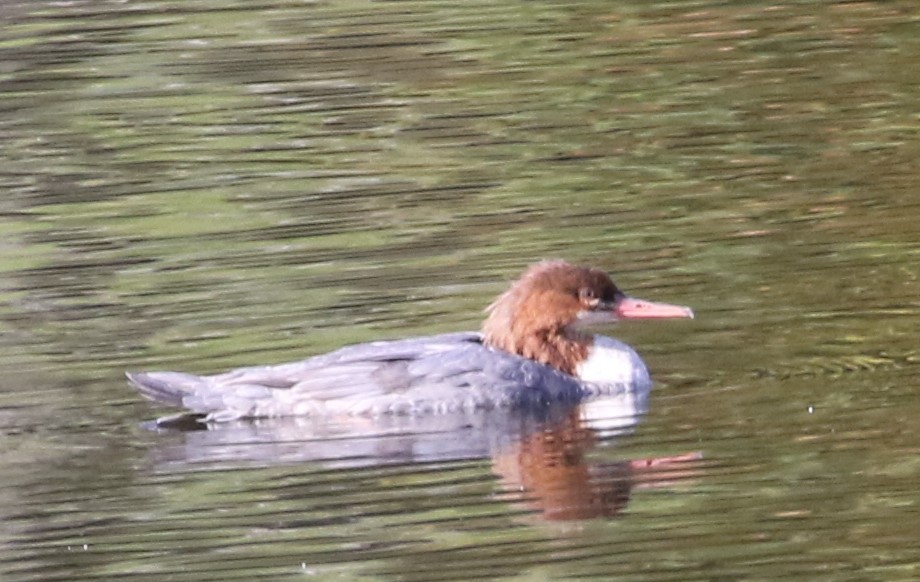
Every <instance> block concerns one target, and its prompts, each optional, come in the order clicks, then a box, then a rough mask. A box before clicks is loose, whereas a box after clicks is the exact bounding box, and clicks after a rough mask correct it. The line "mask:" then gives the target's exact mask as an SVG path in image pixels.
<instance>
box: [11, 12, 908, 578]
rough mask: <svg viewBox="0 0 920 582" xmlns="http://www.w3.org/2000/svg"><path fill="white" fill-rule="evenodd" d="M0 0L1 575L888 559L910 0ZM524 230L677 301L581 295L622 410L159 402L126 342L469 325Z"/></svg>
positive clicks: (518, 253)
mask: <svg viewBox="0 0 920 582" xmlns="http://www.w3.org/2000/svg"><path fill="white" fill-rule="evenodd" d="M0 17H2V18H3V22H4V26H3V28H2V31H0V57H2V58H0V106H2V109H3V115H2V116H0V162H2V164H0V234H2V236H0V298H2V299H0V434H2V440H3V443H4V446H3V447H2V451H0V578H2V579H3V580H95V579H100V580H101V579H104V580H121V579H129V578H130V579H139V578H142V579H157V580H159V579H162V580H212V579H213V580H217V579H219V580H233V579H246V580H250V579H253V578H254V577H265V578H266V579H292V580H294V579H297V580H301V579H305V578H313V579H335V580H359V579H361V580H363V579H383V580H413V581H414V580H470V579H503V580H560V579H566V580H569V579H570V580H608V579H621V580H681V581H685V580H777V579H781V578H782V579H794V580H886V581H887V580H913V579H916V578H918V577H920V572H918V570H920V551H918V550H917V543H916V539H917V536H916V531H915V528H914V526H913V523H915V522H916V521H917V517H918V515H917V514H918V503H920V496H918V494H917V491H916V485H915V484H916V480H917V474H918V471H920V466H918V462H917V460H916V457H917V455H916V453H917V451H918V446H920V445H918V443H920V432H918V429H917V427H916V420H915V419H916V418H917V417H918V414H920V398H918V397H917V396H916V392H917V391H916V385H917V379H918V371H920V351H918V348H917V344H916V333H917V332H916V330H917V326H918V321H920V309H918V307H920V304H918V300H917V297H918V294H917V289H918V277H920V267H918V265H920V261H918V257H920V243H918V236H917V233H918V232H920V231H918V228H917V226H916V224H917V221H918V219H920V194H918V191H917V188H916V184H917V183H918V175H920V162H918V160H920V145H918V144H920V140H918V133H920V131H918V127H920V126H918V114H917V111H918V110H920V97H918V95H920V70H918V68H917V66H916V63H917V62H918V61H920V41H918V40H917V39H920V10H918V9H917V7H916V6H915V3H914V2H912V1H901V2H897V1H895V2H862V3H855V2H854V3H835V2H799V3H785V4H783V3H768V2H743V3H722V2H712V1H706V0H701V1H699V2H657V3H638V2H634V3H631V2H570V3H559V4H553V3H542V2H536V3H535V2H504V3H494V2H464V3H445V2H438V1H431V2H422V1H415V0H408V1H405V2H363V1H362V2H359V1H344V2H300V1H293V0H292V1H277V0H268V1H267V2H263V3H252V2H238V3H232V2H220V3H218V2H210V1H201V2H197V1H196V2H165V1H159V0H152V1H150V2H143V3H138V2H128V3H122V2H103V1H84V2H69V3H60V2H40V1H37V2H6V3H4V4H3V6H2V8H0ZM552 257H562V258H567V259H570V260H573V261H577V262H582V263H588V264H592V265H596V266H599V267H602V268H605V269H607V270H609V271H611V272H612V273H614V275H615V278H616V281H617V283H618V285H620V286H621V287H622V288H624V289H625V290H627V291H629V292H632V293H634V294H635V295H637V296H640V297H646V298H648V299H653V300H660V301H668V302H673V303H681V304H686V305H690V306H692V307H693V308H694V310H695V311H696V313H697V319H696V320H694V321H693V322H673V323H670V322H668V323H666V322H656V323H650V324H642V325H639V324H630V325H621V326H619V327H617V328H615V329H605V330H603V331H604V333H608V334H611V335H617V336H618V337H621V338H622V339H624V340H626V341H628V342H629V343H631V344H632V345H634V346H636V348H637V349H638V350H639V351H640V352H641V353H642V354H643V357H644V358H645V359H646V361H647V362H648V364H649V366H650V368H651V369H652V373H653V376H654V378H655V380H656V382H657V386H656V388H655V392H654V394H653V396H652V400H651V409H650V412H649V413H648V415H646V416H645V417H644V419H642V422H641V423H639V424H638V425H637V426H634V427H631V428H630V429H629V430H626V431H620V430H612V429H605V428H604V427H603V423H601V424H600V425H597V424H591V423H587V424H578V423H577V422H576V423H574V424H573V422H572V421H571V419H568V420H559V419H557V420H558V422H556V421H554V422H550V423H549V424H548V425H545V426H544V425H540V426H538V427H536V428H534V427H529V428H526V429H522V428H521V427H517V428H516V429H515V430H511V431H510V432H508V431H502V430H497V431H496V430H492V429H488V430H486V429H483V428H482V426H480V425H479V424H477V423H479V422H482V421H481V419H474V420H473V421H470V420H469V419H467V420H464V421H463V422H462V423H460V424H459V425H458V427H459V428H458V427H453V428H450V427H446V426H440V427H438V426H432V425H425V426H424V427H423V428H424V430H422V427H418V426H415V427H412V426H409V427H407V426H397V427H392V426H389V427H380V426H374V427H371V437H367V438H365V437H361V438H357V439H356V438H355V437H354V431H355V430H356V429H355V427H345V428H343V427H322V428H321V429H318V428H317V427H315V426H302V425H296V423H295V425H278V426H269V427H264V426H261V427H255V428H252V427H249V428H247V427H237V429H238V431H237V432H234V431H231V430H228V431H227V432H225V433H222V434H221V433H219V432H218V431H212V432H209V433H175V432H172V433H158V432H152V431H149V430H146V429H144V428H142V427H141V423H142V422H143V421H145V420H149V419H150V418H153V417H155V416H157V415H159V414H163V413H164V412H165V411H164V410H162V409H155V408H153V407H152V406H150V405H149V404H148V403H146V402H143V401H142V400H141V399H140V398H139V397H138V396H136V395H135V394H134V393H133V392H132V391H131V390H130V389H129V388H128V386H127V385H126V383H125V382H124V380H123V376H122V374H123V372H124V370H126V369H148V368H173V369H182V370H188V371H193V372H199V373H204V372H216V371H219V370H223V369H226V368H228V367H231V366H240V365H246V364H254V363H274V362H283V361H287V360H292V359H296V358H300V357H305V356H307V355H311V354H314V353H320V352H323V351H326V350H329V349H333V348H335V347H337V346H340V345H343V344H346V343H352V342H360V341H370V340H375V339H382V338H393V337H404V336H409V335H414V334H427V333H436V332H442V331H451V330H464V329H475V328H476V327H477V325H478V322H479V320H480V318H481V316H482V311H481V310H482V308H483V307H484V306H485V305H487V304H488V303H489V301H490V300H491V298H492V297H494V296H495V295H496V294H497V293H499V292H500V291H501V290H502V289H503V288H504V286H505V285H506V284H507V282H508V281H509V280H511V279H513V278H514V277H515V276H516V275H517V274H518V273H519V272H520V270H521V269H522V268H523V267H524V266H525V265H527V264H529V263H531V262H533V261H535V260H539V259H542V258H552ZM445 422H446V421H445ZM464 423H465V424H464ZM499 424H500V423H499ZM489 426H493V425H489ZM471 427H472V428H471ZM365 428H367V427H361V428H360V429H357V430H363V429H365ZM240 431H241V432H240ZM425 431H428V432H425ZM215 433H216V434H215ZM419 433H421V434H422V436H419ZM433 434H440V435H441V436H438V437H436V436H432V435H433ZM343 435H344V436H343ZM407 435H408V436H407ZM426 435H427V436H426ZM541 435H542V436H541ZM451 443H453V444H455V445H456V446H455V447H454V448H451V447H450V446H449V445H450V444H451ZM558 443H565V447H563V449H559V448H558ZM560 455H561V456H560ZM683 455H690V456H691V457H693V456H694V455H701V457H702V458H701V459H697V460H694V461H688V462H685V463H683V464H680V465H679V466H678V467H677V468H673V467H666V468H665V469H662V470H660V471H657V472H656V471H654V470H653V471H651V473H649V472H647V471H646V472H643V471H639V470H637V469H634V467H636V466H641V465H642V464H643V463H644V461H645V460H649V459H659V460H660V459H668V458H672V457H681V456H683ZM559 458H563V459H565V460H566V463H562V465H564V467H565V468H566V469H567V471H564V472H562V473H559V472H554V470H555V469H554V468H558V466H559V463H557V462H556V461H557V460H558V459H559ZM630 467H633V468H630ZM522 468H524V469H526V470H524V469H522ZM516 471H521V473H520V474H518V473H516ZM539 479H543V480H546V481H550V482H552V483H554V484H555V485H554V488H549V489H545V490H544V489H541V487H542V482H539ZM560 483H563V485H560ZM586 483H587V485H588V486H589V487H588V489H587V490H586V491H590V492H592V493H591V495H601V494H600V493H598V492H599V491H601V492H604V491H605V492H607V493H609V494H610V495H612V499H613V501H612V502H611V505H610V506H609V511H606V512H605V513H604V512H602V513H603V514H604V516H603V517H594V518H593V519H583V518H584V517H585V515H581V516H580V517H579V518H577V519H576V518H574V517H573V516H572V515H570V516H569V517H570V518H571V519H568V520H561V519H558V518H559V517H560V516H561V514H559V513H553V512H552V511H550V510H548V509H547V507H548V506H550V505H552V504H551V503H550V502H549V501H548V500H552V499H556V498H555V497H554V495H557V494H559V491H560V490H564V491H565V492H569V493H571V492H572V491H574V492H575V493H579V491H580V490H579V489H578V488H577V486H576V484H577V485H578V486H581V485H585V484H586ZM565 484H567V485H565ZM522 487H523V489H524V491H523V492H522V491H521V488H522ZM612 490H615V491H616V494H613V493H610V491H612ZM610 495H608V497H609V496H610ZM578 496H579V495H574V494H573V495H572V496H571V497H572V498H575V497H578ZM586 496H588V493H587V492H586V493H585V494H584V495H581V497H582V498H584V497H586ZM601 497H603V498H604V499H607V497H604V496H603V495H601ZM589 505H590V504H589ZM592 507H594V506H592ZM576 513H577V512H576ZM584 513H585V514H587V513H590V512H589V511H587V510H586V511H585V512H584ZM553 516H555V517H556V518H557V520H555V521H550V520H547V519H546V518H548V517H553Z"/></svg>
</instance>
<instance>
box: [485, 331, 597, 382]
mask: <svg viewBox="0 0 920 582" xmlns="http://www.w3.org/2000/svg"><path fill="white" fill-rule="evenodd" d="M522 331H524V330H515V329H514V328H513V327H512V328H511V329H510V330H509V329H508V328H505V327H500V326H490V325H489V322H488V321H487V322H486V325H484V326H483V336H484V337H483V343H485V344H486V345H487V346H489V347H492V348H496V349H499V350H504V351H506V352H510V353H512V354H516V355H518V356H521V357H522V358H528V359H530V360H534V361H537V362H540V363H541V364H546V365H547V366H550V367H552V368H555V369H557V370H559V371H560V372H564V373H566V374H569V375H571V376H575V375H576V373H577V369H578V366H579V364H580V363H581V362H583V361H585V359H586V358H587V357H588V351H589V350H590V348H591V345H592V343H593V342H594V337H593V336H591V335H589V334H585V333H581V332H579V331H575V330H567V329H565V328H557V329H543V330H539V329H537V330H529V331H528V332H527V333H521V332H522ZM515 332H517V333H515Z"/></svg>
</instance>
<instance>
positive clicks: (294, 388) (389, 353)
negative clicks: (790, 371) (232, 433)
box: [128, 261, 693, 421]
mask: <svg viewBox="0 0 920 582" xmlns="http://www.w3.org/2000/svg"><path fill="white" fill-rule="evenodd" d="M692 316H693V312H692V311H691V310H690V309H688V308H686V307H680V306H676V305H667V304H662V303H651V302H647V301H642V300H638V299H633V298H630V297H627V296H626V295H624V294H623V293H622V292H621V291H620V290H619V289H617V287H616V285H614V284H613V281H611V280H610V277H608V276H607V274H606V273H604V272H602V271H599V270H596V269H590V268H585V267H578V266H574V265H571V264H569V263H566V262H564V261H545V262H542V263H537V264H535V265H533V266H531V267H530V268H529V269H527V270H526V271H525V272H524V274H523V275H522V276H521V277H520V279H518V280H517V281H516V282H515V283H514V284H513V285H512V286H511V288H510V289H508V291H506V292H505V293H504V294H502V295H501V296H499V297H498V299H496V300H495V302H494V303H492V305H490V306H489V308H488V317H487V319H486V321H485V323H484V324H483V327H482V333H481V334H478V333H452V334H444V335H437V336H430V337H422V338H412V339H406V340H397V341H388V342H373V343H369V344H361V345H355V346H350V347H346V348H342V349H340V350H337V351H334V352H331V353H329V354H325V355H321V356H315V357H312V358H309V359H306V360H303V361H300V362H294V363H290V364H282V365H276V366H259V367H251V368H241V369H238V370H233V371H231V372H227V373H224V374H219V375H215V376H194V375H191V374H184V373H178V372H147V373H143V372H142V373H131V374H128V378H129V379H130V381H131V382H132V383H133V384H134V385H135V386H136V387H137V388H138V389H139V390H140V391H141V393H142V394H144V396H147V397H148V398H151V399H152V400H157V401H160V402H163V403H166V404H169V405H173V406H180V407H184V408H186V409H187V410H188V411H189V412H190V413H192V414H194V415H196V416H198V417H200V418H201V419H202V420H204V421H223V420H232V419H237V418H251V417H266V416H291V415H329V414H341V413H348V414H379V413H421V412H436V411H450V410H469V409H475V408H493V407H496V406H509V405H510V406H514V405H529V404H534V403H545V402H559V401H570V402H574V401H578V400H579V399H581V398H583V397H584V396H586V395H588V394H597V393H611V392H617V391H622V390H636V389H644V390H647V389H648V387H649V386H650V380H649V376H648V370H647V369H646V367H645V364H644V363H643V362H642V360H641V359H640V358H639V356H638V354H636V352H635V351H634V350H633V349H632V348H630V347H629V346H628V345H626V344H624V343H622V342H620V341H617V340H615V339H611V338H608V337H604V336H595V335H591V334H588V333H585V332H583V331H580V330H579V329H577V326H578V325H579V324H591V323H603V322H614V321H617V320H619V319H633V318H636V319H640V318H641V319H645V318H672V317H692Z"/></svg>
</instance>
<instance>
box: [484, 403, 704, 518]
mask: <svg viewBox="0 0 920 582" xmlns="http://www.w3.org/2000/svg"><path fill="white" fill-rule="evenodd" d="M597 440H598V439H597V433H596V432H595V430H594V429H593V428H591V427H590V426H588V425H587V424H585V422H584V420H583V416H582V415H581V414H580V411H579V410H573V411H572V412H571V413H570V414H569V415H568V416H566V417H565V418H564V419H562V420H560V421H559V422H557V423H555V424H553V425H550V426H547V427H545V428H544V429H543V430H540V431H535V432H533V433H531V434H529V435H526V436H524V438H522V439H521V440H520V441H519V442H517V443H515V444H513V445H512V446H509V447H508V448H507V449H504V450H501V451H498V452H496V453H495V454H494V456H493V462H492V466H493V469H494V471H495V472H496V473H497V474H498V475H499V476H500V477H501V478H502V482H503V483H504V485H505V487H506V488H507V490H508V491H509V492H511V493H512V495H513V497H514V498H518V499H520V500H521V501H523V503H524V504H525V505H526V506H528V507H530V508H532V509H534V510H536V511H539V512H540V513H541V514H542V516H543V517H544V518H546V519H550V520H576V519H589V518H594V517H612V516H614V515H616V514H617V513H619V512H620V511H621V510H622V509H623V508H624V507H625V506H626V504H627V502H628V501H629V496H630V493H631V492H632V489H633V487H661V486H668V485H673V484H675V483H677V482H679V481H681V480H685V479H689V478H692V477H694V476H697V475H698V474H699V471H700V467H699V463H696V461H699V460H700V459H701V458H702V455H701V454H700V453H696V452H693V453H686V454H681V455H676V456H670V457H657V458H650V459H637V460H632V461H618V462H613V463H597V462H594V463H591V462H589V461H588V459H587V458H586V454H587V453H588V451H590V450H591V449H593V448H594V447H595V446H596V444H597Z"/></svg>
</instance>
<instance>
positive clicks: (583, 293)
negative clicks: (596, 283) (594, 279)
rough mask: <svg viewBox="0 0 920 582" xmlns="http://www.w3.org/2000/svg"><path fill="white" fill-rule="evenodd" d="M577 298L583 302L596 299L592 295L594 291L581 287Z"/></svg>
mask: <svg viewBox="0 0 920 582" xmlns="http://www.w3.org/2000/svg"><path fill="white" fill-rule="evenodd" d="M578 298H579V299H582V300H584V301H592V300H594V299H596V298H597V296H596V295H595V294H594V289H591V288H590V287H582V288H581V289H579V290H578Z"/></svg>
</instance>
